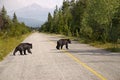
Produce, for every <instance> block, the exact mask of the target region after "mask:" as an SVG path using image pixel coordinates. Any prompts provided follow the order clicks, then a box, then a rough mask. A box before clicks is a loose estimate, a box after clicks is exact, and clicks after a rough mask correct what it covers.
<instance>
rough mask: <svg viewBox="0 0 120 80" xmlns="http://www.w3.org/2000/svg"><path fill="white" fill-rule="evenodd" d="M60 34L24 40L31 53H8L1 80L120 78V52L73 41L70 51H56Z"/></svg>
mask: <svg viewBox="0 0 120 80" xmlns="http://www.w3.org/2000/svg"><path fill="white" fill-rule="evenodd" d="M58 39H60V36H55V35H47V34H43V33H33V34H31V35H30V36H29V37H27V38H26V39H25V40H24V41H23V42H30V43H32V44H33V49H32V54H29V53H28V54H27V55H24V56H21V55H19V52H18V53H16V56H13V55H12V52H11V53H10V55H8V56H7V57H6V58H5V59H4V60H3V61H2V62H0V80H120V53H111V52H107V51H104V50H101V49H98V48H94V47H91V46H89V45H86V44H79V43H77V42H76V41H72V44H70V45H69V50H66V49H65V47H63V48H64V50H56V48H55V47H56V41H57V40H58Z"/></svg>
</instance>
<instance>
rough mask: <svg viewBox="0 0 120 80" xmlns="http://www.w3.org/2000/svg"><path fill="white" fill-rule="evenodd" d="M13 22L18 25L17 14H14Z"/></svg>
mask: <svg viewBox="0 0 120 80" xmlns="http://www.w3.org/2000/svg"><path fill="white" fill-rule="evenodd" d="M12 21H13V22H14V23H18V19H17V16H16V14H15V12H14V14H13V19H12Z"/></svg>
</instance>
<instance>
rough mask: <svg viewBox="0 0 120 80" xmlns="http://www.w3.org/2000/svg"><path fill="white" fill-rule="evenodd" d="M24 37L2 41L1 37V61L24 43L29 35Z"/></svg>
mask: <svg viewBox="0 0 120 80" xmlns="http://www.w3.org/2000/svg"><path fill="white" fill-rule="evenodd" d="M29 34H30V33H28V34H25V35H22V36H19V37H9V38H6V39H2V38H1V37H0V61H1V60H3V59H4V57H6V56H7V55H8V54H9V53H10V52H11V51H12V50H13V49H14V48H15V47H16V46H17V45H18V44H19V43H20V42H22V41H23V40H24V39H25V38H26V37H27V36H28V35H29Z"/></svg>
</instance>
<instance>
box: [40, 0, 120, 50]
mask: <svg viewBox="0 0 120 80" xmlns="http://www.w3.org/2000/svg"><path fill="white" fill-rule="evenodd" d="M39 31H42V32H49V33H56V34H63V35H66V36H71V37H75V38H76V39H77V40H78V41H80V42H81V41H82V42H84V43H88V44H90V45H93V46H96V47H100V48H104V49H107V50H110V51H114V52H120V0H114V1H113V0H64V1H63V5H62V6H61V7H60V8H58V7H57V6H56V9H55V10H54V14H53V15H51V14H50V13H48V20H47V21H46V22H45V23H44V24H43V25H42V27H41V28H39Z"/></svg>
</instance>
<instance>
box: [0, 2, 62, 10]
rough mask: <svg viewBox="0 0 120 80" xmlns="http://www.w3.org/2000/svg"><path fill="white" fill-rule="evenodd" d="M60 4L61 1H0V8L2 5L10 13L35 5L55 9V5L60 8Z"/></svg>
mask: <svg viewBox="0 0 120 80" xmlns="http://www.w3.org/2000/svg"><path fill="white" fill-rule="evenodd" d="M62 2H63V0H0V7H2V6H3V5H4V6H5V8H6V9H7V11H11V10H16V9H19V8H23V7H25V6H28V5H31V4H33V3H37V4H39V5H40V6H41V7H44V8H55V6H56V5H57V6H58V7H60V6H61V5H62Z"/></svg>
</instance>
